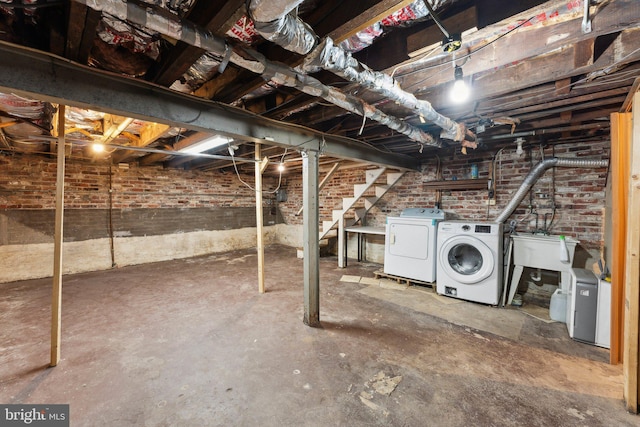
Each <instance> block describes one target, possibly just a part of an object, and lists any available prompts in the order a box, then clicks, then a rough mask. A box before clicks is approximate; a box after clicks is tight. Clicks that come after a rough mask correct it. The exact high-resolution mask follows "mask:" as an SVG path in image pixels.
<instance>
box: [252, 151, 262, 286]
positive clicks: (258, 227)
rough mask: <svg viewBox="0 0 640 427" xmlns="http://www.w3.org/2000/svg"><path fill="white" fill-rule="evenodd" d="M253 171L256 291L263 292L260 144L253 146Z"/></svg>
mask: <svg viewBox="0 0 640 427" xmlns="http://www.w3.org/2000/svg"><path fill="white" fill-rule="evenodd" d="M254 159H255V160H256V163H255V172H256V174H255V175H256V182H255V186H256V232H257V239H256V249H257V251H258V292H260V293H261V294H263V293H264V227H263V223H262V163H261V160H262V157H261V154H260V144H256V148H255V156H254Z"/></svg>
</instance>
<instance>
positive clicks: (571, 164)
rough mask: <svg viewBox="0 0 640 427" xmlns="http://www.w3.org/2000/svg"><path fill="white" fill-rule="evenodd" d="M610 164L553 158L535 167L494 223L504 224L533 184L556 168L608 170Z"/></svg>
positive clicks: (602, 161)
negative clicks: (549, 170)
mask: <svg viewBox="0 0 640 427" xmlns="http://www.w3.org/2000/svg"><path fill="white" fill-rule="evenodd" d="M608 164H609V161H608V160H588V159H566V158H558V157H551V158H549V159H545V160H543V161H541V162H540V163H538V164H537V165H535V166H534V167H533V169H531V171H530V172H529V173H528V174H527V176H526V177H525V178H524V181H522V184H521V185H520V187H519V188H518V189H517V190H516V192H515V194H514V195H513V197H512V198H511V201H510V202H509V203H508V204H507V206H506V207H505V208H504V210H503V211H502V212H501V213H500V215H498V217H497V218H496V219H495V220H494V221H493V222H495V223H498V224H500V223H503V222H505V221H506V220H507V218H509V217H510V216H511V214H512V213H513V211H515V210H516V208H517V207H518V206H519V205H520V203H521V202H522V200H523V199H524V197H525V196H526V195H527V193H528V192H529V190H530V189H531V187H533V184H535V183H536V181H538V179H539V178H540V177H541V176H542V175H543V174H544V173H545V172H546V171H547V169H550V168H552V167H554V166H558V167H568V168H590V169H595V168H606V167H607V166H608Z"/></svg>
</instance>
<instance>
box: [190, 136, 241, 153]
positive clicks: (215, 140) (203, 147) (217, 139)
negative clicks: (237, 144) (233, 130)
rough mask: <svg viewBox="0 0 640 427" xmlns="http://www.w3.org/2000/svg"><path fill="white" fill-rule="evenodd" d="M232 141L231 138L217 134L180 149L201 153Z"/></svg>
mask: <svg viewBox="0 0 640 427" xmlns="http://www.w3.org/2000/svg"><path fill="white" fill-rule="evenodd" d="M231 141H233V140H232V139H231V138H227V137H226V136H220V135H215V136H212V137H211V138H206V139H203V140H202V141H199V142H196V143H195V144H191V145H189V146H188V147H185V148H183V149H181V150H179V151H181V152H182V153H189V154H199V153H204V152H205V151H209V150H212V149H214V148H217V147H222V146H223V145H226V144H228V143H229V142H231Z"/></svg>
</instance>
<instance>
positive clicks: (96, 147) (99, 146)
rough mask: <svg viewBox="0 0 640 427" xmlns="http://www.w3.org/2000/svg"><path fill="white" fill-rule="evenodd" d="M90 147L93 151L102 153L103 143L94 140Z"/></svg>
mask: <svg viewBox="0 0 640 427" xmlns="http://www.w3.org/2000/svg"><path fill="white" fill-rule="evenodd" d="M91 149H92V150H93V152H94V153H102V152H104V144H100V143H98V142H96V143H94V144H91Z"/></svg>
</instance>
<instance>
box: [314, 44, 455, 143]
mask: <svg viewBox="0 0 640 427" xmlns="http://www.w3.org/2000/svg"><path fill="white" fill-rule="evenodd" d="M317 66H320V67H322V68H324V69H325V70H327V71H331V72H333V73H335V74H337V75H339V76H340V77H342V78H344V79H347V80H349V81H351V82H354V83H358V84H359V85H361V86H363V87H366V88H367V89H369V90H372V91H374V92H377V93H379V94H381V95H383V96H385V97H387V98H389V99H391V100H392V101H395V102H397V103H399V104H400V105H402V106H404V107H406V108H408V109H410V110H413V111H414V112H415V113H416V114H417V115H419V116H421V117H423V118H424V119H426V120H429V121H430V122H433V123H435V124H436V125H437V126H439V127H440V128H442V130H443V132H442V134H441V136H442V137H443V138H447V139H452V140H454V141H462V140H464V139H465V136H466V133H467V129H466V128H465V126H464V125H463V124H460V123H457V122H455V121H454V120H451V119H450V118H448V117H445V116H443V115H442V114H440V113H438V112H437V111H436V110H435V109H434V108H433V106H432V105H431V103H430V102H428V101H425V100H419V99H417V98H416V97H415V95H413V94H412V93H409V92H407V91H405V90H403V89H402V88H401V87H400V83H398V81H397V80H396V79H394V78H393V77H391V76H389V75H387V74H384V73H381V72H379V71H373V70H372V69H370V68H369V67H367V66H366V65H364V64H362V63H361V62H359V61H358V60H357V59H355V58H354V57H353V56H351V54H350V53H348V52H345V51H344V50H343V49H342V48H341V47H339V46H336V45H335V44H334V43H333V40H331V39H330V38H329V37H327V38H325V39H324V40H323V42H322V44H321V45H320V46H318V47H317V48H316V49H315V50H314V51H313V52H312V54H311V55H310V56H309V57H307V60H306V61H305V67H307V68H308V69H314V68H316V67H317Z"/></svg>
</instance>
